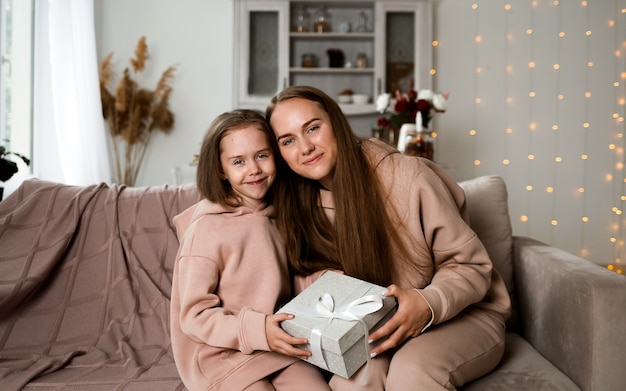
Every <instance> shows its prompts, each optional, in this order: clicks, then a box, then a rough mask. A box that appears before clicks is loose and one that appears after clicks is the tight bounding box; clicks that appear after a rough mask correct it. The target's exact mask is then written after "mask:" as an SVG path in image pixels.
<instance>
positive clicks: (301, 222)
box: [265, 86, 405, 286]
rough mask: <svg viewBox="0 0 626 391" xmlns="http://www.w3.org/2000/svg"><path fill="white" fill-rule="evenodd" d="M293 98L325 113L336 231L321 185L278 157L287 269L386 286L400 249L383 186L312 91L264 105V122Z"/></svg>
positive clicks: (289, 92) (345, 128) (335, 113)
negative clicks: (335, 273) (333, 152)
mask: <svg viewBox="0 0 626 391" xmlns="http://www.w3.org/2000/svg"><path fill="white" fill-rule="evenodd" d="M293 98H302V99H307V100H310V101H312V102H316V103H317V104H319V105H320V107H321V108H322V109H323V110H324V111H326V112H327V113H328V115H329V117H330V121H331V125H332V129H333V131H334V134H335V138H336V140H337V148H338V154H337V155H338V156H337V165H336V167H335V172H334V176H333V188H332V190H333V191H332V194H333V197H334V201H335V208H336V210H335V222H334V225H333V224H332V223H331V222H330V220H329V219H328V218H327V216H326V214H325V212H324V210H323V209H322V208H321V205H320V200H319V191H320V185H319V183H318V182H317V181H314V180H310V179H307V178H304V177H302V176H300V175H298V174H296V173H294V172H293V171H292V170H291V169H290V168H289V167H288V166H287V164H286V162H285V161H284V160H283V159H282V157H281V156H280V154H278V156H277V157H276V161H277V168H278V170H283V173H284V174H285V175H283V176H282V180H277V182H275V186H276V188H275V190H276V192H275V199H274V201H275V204H276V213H277V216H276V217H277V223H278V227H279V229H280V231H281V233H282V234H283V236H284V238H285V241H286V246H287V254H288V258H289V261H290V263H291V266H292V267H293V269H294V270H295V271H296V272H297V273H299V274H303V275H306V274H310V273H312V272H315V271H318V270H322V269H328V268H330V269H339V270H343V271H344V272H345V273H346V274H348V275H351V276H354V277H358V278H361V279H363V280H365V281H370V282H372V283H376V284H379V285H382V286H386V285H388V284H390V283H391V276H392V273H393V270H392V262H391V260H390V257H391V256H392V251H391V249H392V241H393V242H394V245H396V244H398V245H399V243H395V242H396V241H394V240H393V239H392V232H393V229H392V225H391V219H390V217H389V215H388V212H387V208H386V204H385V202H384V200H383V197H382V194H383V192H382V189H381V185H380V183H379V181H378V179H377V176H376V175H375V173H374V171H373V170H374V169H373V167H371V166H370V164H369V163H368V161H367V159H366V157H365V155H364V154H363V151H362V150H361V139H360V138H359V137H357V136H356V135H355V134H354V133H353V132H352V129H351V127H350V124H349V123H348V121H347V119H346V117H345V116H344V114H343V113H342V112H341V109H340V108H339V106H338V105H337V104H336V103H335V101H334V100H333V99H332V98H330V97H329V96H328V95H326V94H325V93H324V92H322V91H320V90H318V89H316V88H313V87H308V86H294V87H288V88H286V89H285V90H283V91H282V92H280V93H279V94H278V95H277V96H275V97H274V98H273V99H272V101H271V102H270V104H269V105H268V107H267V110H266V113H265V118H266V120H267V121H268V122H269V121H270V119H271V116H272V113H273V110H274V108H275V107H276V105H277V104H280V102H283V101H285V100H288V99H293ZM274 142H276V140H275V139H274ZM400 252H401V253H403V252H405V251H402V249H401V251H400Z"/></svg>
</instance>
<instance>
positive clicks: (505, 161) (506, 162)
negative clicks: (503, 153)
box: [502, 159, 510, 166]
mask: <svg viewBox="0 0 626 391" xmlns="http://www.w3.org/2000/svg"><path fill="white" fill-rule="evenodd" d="M509 163H510V161H509V159H504V160H502V164H504V165H505V166H507V165H508V164H509Z"/></svg>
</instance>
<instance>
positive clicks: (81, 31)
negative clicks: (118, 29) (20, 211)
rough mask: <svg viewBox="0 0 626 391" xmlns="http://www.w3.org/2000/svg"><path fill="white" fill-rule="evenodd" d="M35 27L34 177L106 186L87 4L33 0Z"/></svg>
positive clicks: (90, 7) (108, 178)
mask: <svg viewBox="0 0 626 391" xmlns="http://www.w3.org/2000/svg"><path fill="white" fill-rule="evenodd" d="M35 26H36V27H35V67H34V68H35V70H34V73H35V75H34V129H35V131H34V133H35V134H34V144H35V148H34V150H35V152H34V159H33V164H34V167H33V168H34V171H35V176H36V177H38V178H40V179H45V180H49V181H54V182H61V183H67V184H71V185H88V184H93V183H99V182H107V183H108V182H110V181H111V175H110V166H109V160H108V153H107V140H106V133H105V127H104V121H103V118H102V106H101V103H100V87H99V77H98V59H97V54H96V38H95V26H94V4H93V0H45V1H36V2H35Z"/></svg>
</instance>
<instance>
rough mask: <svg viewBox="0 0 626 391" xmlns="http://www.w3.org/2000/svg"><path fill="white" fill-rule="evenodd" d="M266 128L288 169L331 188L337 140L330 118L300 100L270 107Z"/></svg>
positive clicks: (305, 100) (316, 105) (317, 108)
mask: <svg viewBox="0 0 626 391" xmlns="http://www.w3.org/2000/svg"><path fill="white" fill-rule="evenodd" d="M270 125H271V126H272V129H274V134H275V135H276V139H277V140H278V146H279V148H280V154H281V155H282V157H283V158H284V159H285V161H286V162H287V164H288V165H289V167H291V169H292V170H293V171H294V172H295V173H296V174H298V175H301V176H303V177H305V178H309V179H313V180H317V181H319V182H320V183H321V184H322V186H324V187H325V188H327V189H331V187H332V179H333V174H334V172H335V166H336V164H337V140H336V139H335V133H334V131H333V128H332V126H331V124H330V118H329V116H328V114H327V113H326V112H325V111H324V110H323V109H322V108H321V107H320V105H319V104H318V103H316V102H313V101H310V100H307V99H302V98H292V99H288V100H285V101H282V102H280V103H278V104H277V105H276V106H275V107H274V111H273V112H272V116H271V118H270Z"/></svg>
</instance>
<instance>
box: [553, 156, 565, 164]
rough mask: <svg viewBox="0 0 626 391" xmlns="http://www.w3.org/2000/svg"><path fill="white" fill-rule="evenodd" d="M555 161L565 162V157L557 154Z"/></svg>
mask: <svg viewBox="0 0 626 391" xmlns="http://www.w3.org/2000/svg"><path fill="white" fill-rule="evenodd" d="M554 161H555V162H556V163H561V162H563V158H562V157H561V156H557V157H555V158H554Z"/></svg>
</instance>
